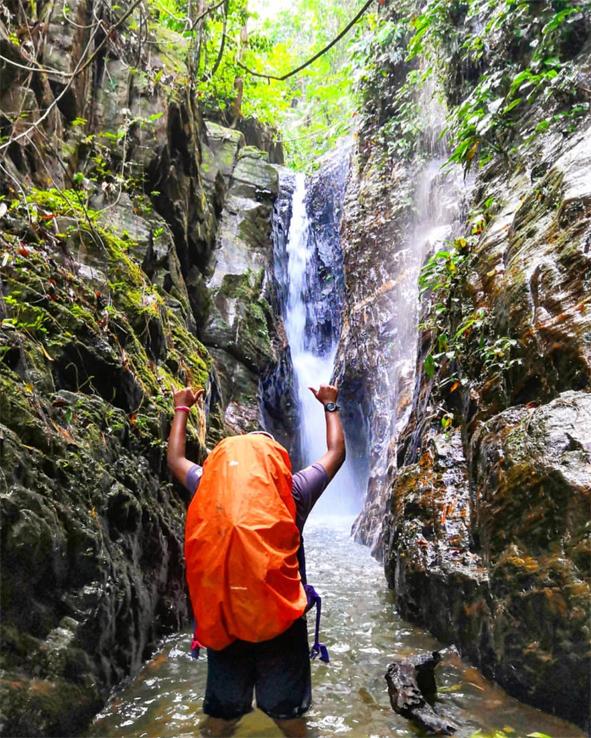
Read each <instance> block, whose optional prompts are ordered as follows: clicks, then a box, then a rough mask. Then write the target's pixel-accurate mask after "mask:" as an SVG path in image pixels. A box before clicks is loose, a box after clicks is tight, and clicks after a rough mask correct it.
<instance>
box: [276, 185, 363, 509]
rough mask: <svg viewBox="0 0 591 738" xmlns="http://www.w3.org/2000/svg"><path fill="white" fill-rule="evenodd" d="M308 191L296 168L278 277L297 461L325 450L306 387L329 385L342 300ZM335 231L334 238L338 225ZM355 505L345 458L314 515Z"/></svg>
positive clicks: (357, 499) (318, 410) (318, 413)
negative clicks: (282, 286) (322, 284)
mask: <svg viewBox="0 0 591 738" xmlns="http://www.w3.org/2000/svg"><path fill="white" fill-rule="evenodd" d="M343 185H344V177H343ZM342 189H344V186H343V188H342ZM309 196H310V193H309V192H308V189H307V186H306V177H305V175H304V174H301V173H298V174H297V175H296V178H295V189H294V193H293V199H292V214H291V223H290V227H289V235H288V238H287V244H286V252H287V269H286V274H285V275H284V279H286V281H287V285H286V288H287V289H286V292H287V296H286V300H285V306H284V321H285V330H286V335H287V340H288V343H289V347H290V352H291V359H292V364H293V373H294V376H293V387H294V390H293V391H294V395H295V400H296V404H297V415H298V418H299V428H298V430H299V439H298V440H299V459H300V461H301V463H302V466H307V465H308V464H311V463H313V462H314V461H316V460H317V459H319V458H320V457H321V456H322V454H323V453H324V452H325V449H326V424H325V416H324V410H323V408H322V405H321V404H320V403H319V402H318V400H317V399H316V398H315V397H314V395H313V393H312V392H311V391H310V389H309V387H315V388H318V386H319V385H320V384H329V383H330V381H331V377H332V372H333V366H334V358H335V354H336V349H337V343H338V337H339V336H338V331H340V320H341V315H340V311H338V312H339V314H336V315H335V314H334V312H335V310H337V308H335V305H336V306H340V305H342V295H340V296H338V295H335V294H334V292H335V285H339V284H341V283H342V279H340V278H339V277H340V276H342V256H341V255H340V253H338V254H334V253H332V255H331V259H332V264H330V265H329V268H328V269H327V268H326V264H324V263H321V259H320V258H319V256H318V251H319V247H318V245H319V243H323V242H324V241H325V240H326V237H325V236H324V235H323V234H321V233H320V232H319V229H318V227H317V225H316V224H315V223H314V222H313V221H311V219H310V216H309V213H308V207H307V202H308V200H309ZM338 215H339V214H337V220H338ZM324 225H326V224H324ZM334 230H335V228H334V224H333V228H332V229H328V235H329V237H330V239H331V241H333V242H334V239H335V233H334ZM336 236H337V240H338V229H337V234H336ZM282 261H283V262H284V260H282ZM335 272H340V274H336V273H335ZM319 273H325V278H326V282H327V283H328V284H329V285H330V287H329V288H328V289H327V290H322V291H319V284H318V280H319ZM339 298H340V299H339ZM327 305H328V307H327ZM360 507H361V493H360V489H359V484H358V483H357V481H356V478H355V474H354V473H353V470H352V468H351V465H350V462H345V464H344V465H343V467H342V468H341V469H340V471H339V472H338V474H337V475H336V477H335V479H334V481H333V482H332V483H331V485H330V486H329V488H328V489H327V491H326V492H325V493H324V495H323V496H322V498H321V499H320V501H319V502H318V503H317V505H316V507H315V510H314V515H315V516H319V515H322V516H327V515H334V514H335V511H338V515H340V516H342V515H353V514H355V513H357V512H358V511H359V509H360Z"/></svg>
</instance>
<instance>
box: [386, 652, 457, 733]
mask: <svg viewBox="0 0 591 738" xmlns="http://www.w3.org/2000/svg"><path fill="white" fill-rule="evenodd" d="M440 661H441V654H440V653H439V651H433V652H432V653H428V654H419V655H418V656H412V657H411V658H408V659H400V660H397V661H394V662H392V663H391V664H390V666H389V667H388V671H387V672H386V682H387V683H388V694H389V695H390V704H391V705H392V709H393V710H394V712H396V713H398V714H399V715H402V716H403V717H405V718H407V719H408V720H414V722H415V723H416V724H417V725H419V726H420V727H421V728H423V729H424V730H426V731H428V732H429V733H431V734H432V735H452V734H453V733H455V732H456V731H457V726H456V725H454V723H453V722H452V721H451V720H449V719H448V718H447V717H446V716H445V715H442V714H441V713H440V712H438V711H437V710H436V709H435V708H434V707H433V703H434V702H435V698H436V696H437V685H436V683H435V667H436V666H437V664H438V663H439V662H440Z"/></svg>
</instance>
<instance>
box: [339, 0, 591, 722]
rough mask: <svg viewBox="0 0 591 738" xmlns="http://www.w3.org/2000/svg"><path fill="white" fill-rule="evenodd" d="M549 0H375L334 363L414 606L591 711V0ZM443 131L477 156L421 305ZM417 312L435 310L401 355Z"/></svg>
mask: <svg viewBox="0 0 591 738" xmlns="http://www.w3.org/2000/svg"><path fill="white" fill-rule="evenodd" d="M534 5H535V7H533V6H531V7H530V5H529V4H519V7H518V8H515V7H511V8H509V4H504V3H499V4H496V5H495V6H494V7H493V5H492V4H488V3H483V4H480V6H478V4H474V3H472V4H470V3H459V2H458V3H455V2H452V3H449V4H447V5H445V7H444V6H443V5H442V4H438V3H429V4H427V5H423V6H421V7H420V8H419V7H418V6H415V4H413V3H407V4H402V5H400V4H394V3H390V4H387V6H386V8H385V9H384V10H383V11H382V22H383V23H384V26H383V28H384V29H385V30H384V31H383V33H382V34H381V37H380V39H379V40H378V41H376V43H375V45H374V49H373V54H374V58H375V60H376V63H375V65H374V73H373V75H372V74H368V75H367V76H366V79H365V81H364V84H363V87H362V91H363V94H364V109H363V116H362V123H361V127H360V131H359V135H358V140H357V146H356V151H355V156H354V160H353V174H352V177H351V180H350V183H349V188H348V193H347V200H346V202H347V205H346V208H345V212H346V215H345V222H344V226H343V243H344V252H345V271H346V286H347V291H346V306H345V316H344V329H343V334H342V339H341V345H340V349H339V357H338V362H337V370H338V375H339V377H340V380H341V383H342V390H343V394H344V395H345V396H346V397H347V398H348V399H349V400H351V401H353V399H354V398H359V400H360V402H361V406H362V414H363V416H364V417H365V418H366V419H367V420H366V423H367V426H366V429H365V436H366V439H367V440H366V441H365V443H366V447H367V449H368V453H369V456H370V468H369V473H370V481H369V485H368V493H367V498H366V503H365V507H364V510H363V512H362V513H361V515H360V517H359V519H358V521H357V523H356V526H355V530H356V535H357V537H358V538H359V539H360V540H362V541H364V542H366V543H368V544H369V545H372V546H373V549H374V552H375V554H376V555H377V556H379V557H381V558H383V560H384V565H385V571H386V576H387V578H388V581H389V583H390V585H391V587H392V588H393V589H394V591H395V594H396V603H397V607H398V609H399V610H400V612H401V614H402V615H403V616H404V617H407V618H409V619H411V620H413V621H414V622H418V623H421V624H423V625H425V626H427V627H429V628H430V629H431V630H432V632H433V633H434V634H435V635H436V636H437V637H439V638H441V639H442V640H444V641H446V642H453V643H455V644H456V645H457V646H458V647H459V649H460V651H461V653H462V654H463V655H465V656H466V657H468V658H469V659H471V660H472V661H473V662H474V663H476V664H478V665H479V666H480V667H481V668H482V669H483V671H484V673H485V674H487V675H488V676H490V677H492V678H494V679H496V680H497V681H499V682H500V683H501V684H502V685H503V686H505V687H506V688H507V689H508V690H509V691H510V692H511V693H513V694H515V695H517V696H518V697H520V698H521V699H524V700H526V701H529V702H531V703H533V704H536V705H538V706H540V707H542V708H543V709H545V710H548V711H553V712H556V713H558V714H560V715H562V716H563V717H567V718H569V719H571V720H574V721H577V722H578V723H579V724H581V725H584V724H585V723H586V721H587V720H588V697H589V675H590V663H589V653H588V638H589V630H588V612H589V601H590V599H589V598H590V588H589V587H590V580H589V574H590V566H591V559H590V555H591V543H590V540H589V509H590V504H591V413H590V410H591V405H590V402H591V394H590V390H591V304H590V302H589V300H590V295H591V291H590V287H591V248H590V243H591V189H590V183H591V130H590V127H589V125H590V120H589V115H588V111H589V102H590V99H591V40H590V27H591V26H590V19H589V14H588V9H587V11H585V10H584V9H583V8H577V7H575V6H572V7H571V6H568V7H566V6H565V7H563V6H560V8H558V7H555V6H554V5H552V4H551V3H546V2H539V3H536V4H534ZM421 10H422V11H423V14H422V15H421V14H420V11H421ZM387 24H389V26H388V25H387ZM388 28H389V29H390V32H389V35H388V33H387V30H386V29H388ZM417 28H418V29H421V30H420V31H419V32H417ZM430 34H431V35H430ZM409 44H411V45H410V46H409ZM540 49H543V51H542V52H541V51H540ZM551 54H552V56H551ZM425 78H427V79H428V81H427V82H425ZM421 80H422V81H421ZM417 81H419V83H418V84H417ZM426 85H431V86H432V89H431V92H430V95H429V97H430V99H433V100H436V101H437V104H438V105H439V106H442V107H443V119H442V120H443V122H444V125H443V126H441V125H440V124H439V123H438V122H437V120H435V125H434V124H433V116H431V115H430V114H429V113H430V111H431V110H432V109H433V108H432V106H425V104H424V97H422V93H421V90H423V91H424V89H425V86H426ZM446 119H447V121H448V125H447V130H445V120H446ZM449 121H451V124H449ZM442 131H444V133H443V135H441V133H442ZM433 133H435V134H436V135H435V136H433ZM442 154H443V160H445V159H446V158H447V157H448V156H450V154H451V155H452V162H451V166H448V167H447V168H445V169H444V171H443V173H442V174H441V176H442V177H446V178H449V177H450V176H451V177H453V176H454V175H453V170H454V168H456V169H457V167H458V165H462V166H463V167H464V169H465V170H466V171H467V176H466V180H465V182H464V184H463V188H462V191H461V192H459V193H458V194H457V195H456V198H455V199H456V212H455V214H450V216H449V217H448V218H447V219H446V220H447V222H448V223H449V224H450V229H449V232H448V233H446V234H445V236H444V238H435V239H434V243H433V245H432V247H431V251H430V253H429V252H427V258H425V259H424V260H423V270H422V276H421V287H422V296H421V303H420V307H419V313H420V314H419V315H416V314H415V312H414V305H413V303H412V297H411V298H409V299H406V298H405V295H404V290H405V289H406V287H405V286H404V285H405V284H406V283H405V276H404V272H405V269H406V268H407V267H408V263H409V250H410V251H413V250H415V251H416V249H417V248H419V247H420V243H419V241H421V239H422V236H421V239H418V238H417V235H416V234H417V228H420V226H421V222H420V221H421V218H420V210H421V207H420V204H419V201H420V193H419V192H418V191H419V189H420V183H421V177H422V175H423V174H424V173H425V172H427V171H428V169H429V167H430V166H431V165H432V164H433V162H434V161H435V160H438V159H440V158H441V157H442ZM454 162H457V163H454ZM448 189H450V188H448ZM435 195H437V190H436V188H435V187H432V188H431V195H430V197H431V207H432V210H435V209H437V208H438V207H440V205H441V196H440V194H439V195H437V197H435ZM434 253H436V255H435V256H433V254H434ZM429 256H431V257H432V258H429ZM416 276H418V274H417V275H416ZM408 314H411V315H413V316H414V317H413V319H414V321H415V330H417V329H416V326H417V324H420V325H419V330H418V332H417V333H416V334H415V336H416V338H415V340H414V343H413V346H412V350H411V351H410V352H409V351H408V349H405V351H406V353H405V355H404V356H402V357H401V354H400V351H401V348H400V335H401V332H404V331H406V330H407V315H408ZM401 358H403V359H404V361H405V362H407V363H406V366H404V367H401V366H400V361H401ZM408 362H410V365H409V364H408ZM346 420H347V421H348V427H349V429H350V435H351V437H352V438H353V439H355V438H356V435H357V436H358V435H359V433H358V428H359V423H358V422H357V421H356V419H355V418H354V417H349V418H346ZM362 442H363V439H360V440H359V443H362Z"/></svg>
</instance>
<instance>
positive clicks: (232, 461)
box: [168, 386, 345, 735]
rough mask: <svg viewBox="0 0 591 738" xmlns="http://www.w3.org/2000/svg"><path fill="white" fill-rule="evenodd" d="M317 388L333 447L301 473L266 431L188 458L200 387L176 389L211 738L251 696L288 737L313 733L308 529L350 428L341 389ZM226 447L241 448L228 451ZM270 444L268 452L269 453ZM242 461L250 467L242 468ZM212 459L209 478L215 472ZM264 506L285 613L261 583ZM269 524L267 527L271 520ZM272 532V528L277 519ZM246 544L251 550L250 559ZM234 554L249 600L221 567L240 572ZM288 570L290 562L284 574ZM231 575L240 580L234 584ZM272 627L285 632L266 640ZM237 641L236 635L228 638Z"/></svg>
mask: <svg viewBox="0 0 591 738" xmlns="http://www.w3.org/2000/svg"><path fill="white" fill-rule="evenodd" d="M312 391H313V392H314V394H315V396H316V397H317V399H318V400H319V401H320V402H321V403H322V404H323V405H324V406H325V411H326V423H327V446H328V450H327V452H326V453H325V454H324V455H323V456H322V457H321V458H320V459H319V460H318V462H316V463H315V464H312V465H311V466H309V467H307V468H306V469H304V470H303V471H301V472H298V473H297V474H294V475H293V478H291V469H290V467H289V469H288V470H287V464H288V463H289V457H288V456H287V452H286V451H285V449H283V447H281V446H280V445H279V444H278V443H277V442H276V441H275V440H274V439H272V436H270V434H267V433H265V432H255V433H254V434H249V435H248V436H242V437H233V438H230V439H226V441H227V443H226V442H225V441H222V443H221V444H218V447H221V448H218V447H216V449H214V451H213V452H212V454H211V455H210V457H208V459H207V461H206V463H205V465H204V469H203V470H202V469H201V467H199V466H198V465H196V464H194V463H192V462H190V461H189V460H188V459H186V458H185V425H186V414H187V413H188V412H189V411H190V407H191V406H192V405H193V404H194V403H195V402H196V401H197V400H198V399H199V397H200V396H201V394H202V392H199V393H194V392H193V391H192V390H190V389H188V388H187V389H184V390H181V391H180V392H177V393H176V394H175V419H174V421H173V425H172V428H171V433H170V438H169V448H168V462H169V467H170V469H171V471H172V473H173V474H174V476H175V477H176V478H177V479H178V480H179V481H180V482H181V483H183V484H185V486H186V487H187V488H188V489H189V491H190V492H191V493H193V494H194V495H195V496H194V498H193V501H192V503H191V506H190V509H189V514H188V517H187V531H188V538H187V541H186V554H187V571H188V581H189V587H190V589H191V582H192V580H193V589H192V591H191V598H192V602H193V605H194V610H195V615H196V619H197V625H198V631H197V632H198V633H199V620H200V618H201V620H202V621H203V625H204V632H205V633H206V636H205V639H206V640H207V638H209V639H210V643H211V644H212V645H213V647H212V645H210V643H207V642H205V643H204V645H206V646H209V648H208V674H207V687H206V695H205V701H204V705H203V709H204V712H205V713H206V714H207V715H208V716H209V719H208V721H207V722H206V724H205V726H204V731H205V734H209V735H223V734H228V732H229V731H231V728H232V726H233V725H235V724H236V723H237V721H238V720H239V719H240V718H241V717H242V715H244V714H246V713H247V712H249V711H250V710H252V699H253V693H256V702H257V707H259V708H260V709H262V710H263V711H264V712H266V713H267V714H268V715H269V716H270V717H272V718H273V719H274V720H275V721H276V722H277V723H278V724H279V725H280V727H281V728H282V730H283V731H284V733H286V734H287V735H304V734H305V725H304V723H303V722H302V721H301V719H299V718H301V716H302V715H303V714H304V713H305V712H306V711H307V710H308V709H309V707H310V703H311V679H310V662H309V646H308V635H307V625H306V619H305V616H301V613H302V612H304V610H305V595H304V594H303V589H302V583H305V582H306V571H305V555H304V547H303V539H302V537H301V533H302V530H303V526H304V524H305V521H306V519H307V517H308V515H309V513H310V511H311V509H312V507H313V506H314V504H315V502H316V500H317V499H318V498H319V497H320V495H321V494H322V492H323V491H324V489H325V488H326V485H327V484H328V482H329V481H330V479H332V477H333V476H334V475H335V474H336V472H337V471H338V469H339V468H340V466H341V464H342V463H343V461H344V458H345V443H344V434H343V429H342V425H341V421H340V418H339V414H338V407H337V406H336V404H335V403H336V399H337V394H338V393H337V390H336V388H335V387H330V386H322V387H321V388H320V390H318V391H315V390H312ZM240 438H242V439H245V440H239V439H240ZM224 444H225V446H224ZM228 449H233V450H232V451H231V452H230V453H229V454H228V453H227V451H228ZM271 449H272V450H271ZM265 450H267V451H268V452H269V453H267V454H266V453H265ZM242 451H244V452H245V453H244V454H243V453H242ZM219 457H223V461H222V463H221V464H218V463H217V462H216V459H218V461H219ZM280 457H281V458H282V459H283V464H282V462H281V460H280ZM286 457H287V458H286ZM210 461H211V465H210ZM241 463H242V465H243V466H244V465H245V464H246V465H248V466H250V468H248V469H244V468H243V469H242V470H239V467H240V464H241ZM208 465H210V467H211V471H212V473H211V474H208ZM267 465H270V468H267ZM282 466H283V468H282ZM253 467H254V468H253ZM257 467H259V468H257ZM261 468H262V469H263V471H261ZM288 480H289V482H288ZM286 485H287V486H286ZM290 487H291V488H290ZM286 491H287V495H286ZM278 502H280V504H277V503H278ZM249 507H250V508H252V509H251V510H249ZM261 509H262V510H265V511H266V512H267V513H268V514H269V515H270V516H271V517H272V519H273V520H274V521H275V523H276V524H277V526H278V527H277V528H276V529H275V531H274V532H273V534H272V535H271V538H270V539H267V544H264V545H267V546H268V545H269V543H268V541H269V540H272V544H271V546H272V547H276V550H281V549H282V547H284V548H283V551H282V553H281V557H283V560H282V561H279V565H278V569H277V567H276V569H275V570H273V571H275V573H274V574H271V581H272V582H273V577H278V579H276V581H275V585H276V586H278V587H279V591H280V592H281V589H282V588H283V587H285V586H288V582H287V579H286V578H284V575H287V578H289V576H291V587H292V588H291V590H290V596H289V597H288V603H287V606H286V608H284V609H282V610H281V613H282V614H281V615H279V611H278V610H277V609H274V606H272V605H271V606H269V607H265V604H264V603H265V602H267V603H269V601H272V600H273V597H274V595H273V594H272V592H271V594H270V595H269V591H268V589H267V596H270V597H271V600H267V599H265V596H263V597H261V596H260V591H261V587H263V589H264V586H263V584H261V582H263V583H264V580H265V577H267V578H268V577H269V571H270V570H269V569H267V571H266V572H265V571H264V570H265V566H266V564H265V565H263V562H265V560H268V559H269V558H270V557H272V556H273V554H272V551H271V552H270V551H269V549H267V551H266V552H264V551H263V552H261V550H260V547H261V545H263V544H261V540H262V541H263V542H264V541H265V535H262V537H261V536H257V535H256V534H255V533H253V530H252V529H253V528H256V527H257V523H256V522H255V521H254V518H256V516H257V510H259V514H261V513H260V510H261ZM251 516H252V517H251ZM263 517H264V513H263ZM260 522H261V521H260V520H259V523H260ZM241 523H242V527H241V525H240V524H241ZM266 523H269V520H268V519H267V520H266ZM267 529H268V530H269V529H270V530H272V529H273V525H272V523H271V525H270V527H269V526H267ZM236 530H242V531H243V533H242V535H245V540H246V544H245V545H242V544H244V541H241V542H240V543H239V544H238V546H237V548H236V549H235V550H234V551H233V550H232V546H233V545H234V544H232V545H226V544H227V543H228V541H231V540H232V538H233V536H234V534H235V531H236ZM261 530H264V526H263V528H261ZM244 531H248V534H244ZM239 535H240V534H239ZM212 536H213V538H212ZM216 536H217V537H218V538H217V542H218V546H217V548H216V546H215V543H216V538H215V537H216ZM224 541H225V543H223V542H224ZM249 541H250V542H249ZM264 545H263V548H264ZM248 550H250V551H251V554H252V555H250V556H248V555H246V553H245V552H247V551H248ZM204 551H205V553H206V556H205V557H204V556H203V552H204ZM228 552H230V553H228ZM236 552H239V553H237V554H236ZM240 552H241V553H240ZM234 554H236V555H237V556H238V557H239V558H241V559H242V561H241V563H240V564H239V568H240V569H241V570H242V574H241V577H242V582H247V585H246V586H247V587H249V588H250V589H251V591H252V592H253V593H254V592H256V593H257V594H256V596H253V598H252V599H250V600H249V598H246V599H245V598H244V594H242V596H241V595H240V594H238V595H237V597H236V598H235V597H234V593H241V592H242V593H243V592H244V591H245V590H240V589H236V590H231V589H230V590H229V589H228V587H237V588H240V587H242V586H245V585H244V584H243V583H242V584H240V583H238V584H237V583H236V581H237V580H236V577H234V576H228V572H226V573H224V574H221V573H220V572H222V568H220V567H222V566H223V562H225V565H226V567H227V569H228V570H231V569H232V568H236V562H234V564H232V563H230V565H228V557H230V559H231V556H232V555H234ZM294 554H295V555H296V556H297V567H295V562H294V558H293V557H294ZM208 556H209V557H210V558H211V559H213V569H212V571H214V570H215V572H216V574H215V575H213V574H210V575H208V574H207V572H208V571H209V567H210V566H211V562H210V561H209V560H206V559H207V557H208ZM290 557H291V559H290ZM290 561H291V562H293V563H290ZM282 566H285V567H287V568H286V569H283V570H282ZM200 567H201V568H200ZM255 570H256V571H255ZM277 572H280V573H277ZM288 572H290V573H288ZM208 576H209V584H210V585H212V586H213V589H210V590H209V591H208V592H207V594H205V595H204V590H201V589H200V588H199V586H195V581H197V580H198V581H204V580H205V579H207V577H208ZM230 580H231V581H232V582H234V583H233V584H229V581H230ZM221 583H223V584H222V586H221V588H220V584H221ZM271 590H273V588H271ZM212 592H214V593H215V594H214V599H216V598H217V600H216V601H215V602H214V601H212V599H211V593H212ZM220 592H221V593H222V594H221V595H220ZM220 598H221V603H220ZM289 601H291V608H290V602H289ZM240 603H241V604H240ZM235 605H236V607H237V610H236V612H238V613H240V612H242V613H243V614H244V613H246V616H245V617H242V616H239V617H238V619H237V620H236V619H235V618H234V615H233V614H232V613H234V609H235ZM280 609H281V608H280ZM253 615H254V617H252V616H253ZM233 618H234V620H233ZM248 622H250V625H248ZM249 628H251V629H250V630H249ZM257 629H258V632H256V631H257ZM270 633H277V635H274V636H272V637H267V636H268V634H270ZM210 635H211V637H210ZM229 639H232V640H231V641H230V642H229V643H228V640H229Z"/></svg>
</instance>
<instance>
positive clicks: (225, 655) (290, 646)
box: [203, 618, 312, 720]
mask: <svg viewBox="0 0 591 738" xmlns="http://www.w3.org/2000/svg"><path fill="white" fill-rule="evenodd" d="M253 692H254V693H255V694H256V702H257V707H259V708H260V709H261V710H263V712H266V713H267V715H269V717H272V718H274V719H276V720H287V719H290V718H296V717H300V715H303V714H304V713H305V712H306V711H307V710H308V709H309V707H310V703H311V701H312V689H311V679H310V657H309V646H308V629H307V625H306V621H305V619H303V618H300V619H299V620H296V622H295V623H294V624H293V625H292V626H291V627H290V628H289V629H288V630H286V631H285V633H282V634H281V635H279V636H277V637H276V638H272V639H271V640H270V641H263V642H262V643H247V642H246V641H235V642H234V643H232V644H231V645H230V646H228V647H227V648H224V649H223V650H222V651H212V650H211V649H208V651H207V687H206V690H205V702H204V703H203V711H204V712H205V714H206V715H210V716H211V717H216V718H223V719H224V720H234V719H237V718H239V717H242V715H245V714H246V713H247V712H250V711H251V710H252V698H253Z"/></svg>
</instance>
